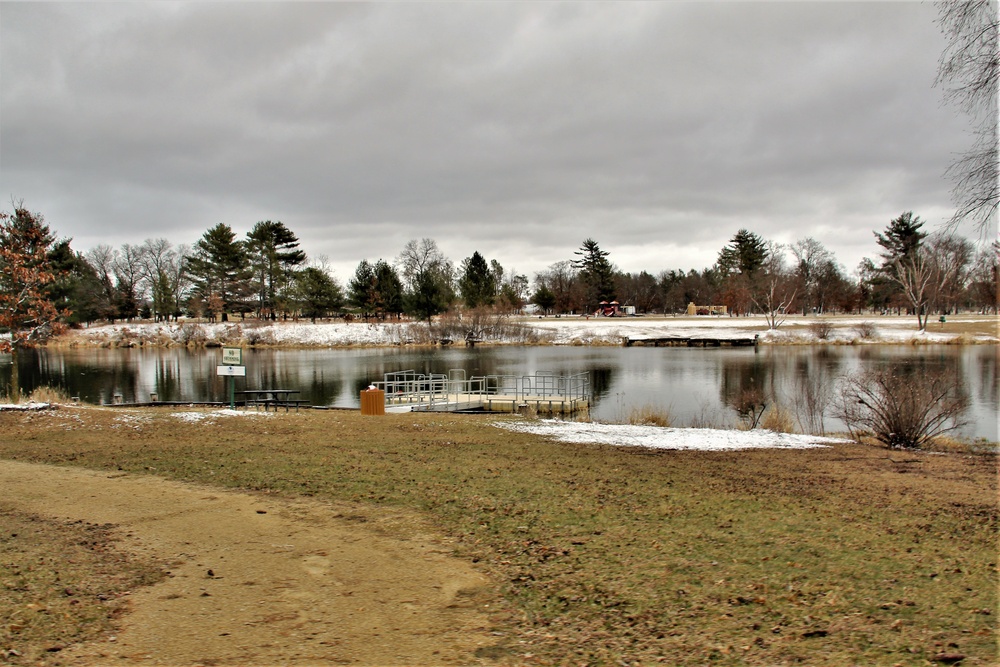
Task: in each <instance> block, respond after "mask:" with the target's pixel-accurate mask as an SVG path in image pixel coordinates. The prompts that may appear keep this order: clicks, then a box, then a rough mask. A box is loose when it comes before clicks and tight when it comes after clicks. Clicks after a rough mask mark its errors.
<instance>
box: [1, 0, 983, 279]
mask: <svg viewBox="0 0 1000 667" xmlns="http://www.w3.org/2000/svg"><path fill="white" fill-rule="evenodd" d="M935 16H936V14H935V10H934V8H933V6H930V5H925V4H917V3H846V2H831V3H763V2H750V3H747V2H737V3H475V4H472V3H469V4H454V3H441V4H438V3H427V4H424V3H390V4H366V3H362V4H345V3H301V4H299V3H279V4H270V3H241V4H235V3H205V4H200V3H191V4H174V3H149V4H146V3H140V4H136V3H109V4H82V3H71V4H49V3H39V4H33V3H26V4H20V3H4V4H3V6H2V22H0V38H2V39H0V56H2V60H0V111H2V114H0V181H2V183H3V189H4V190H9V192H10V194H11V195H13V196H15V197H18V198H23V199H24V200H25V203H26V204H28V205H29V207H31V208H32V209H34V210H39V211H41V212H42V213H44V214H45V215H46V217H47V219H48V221H49V222H50V224H51V225H52V226H53V227H54V228H55V229H57V230H58V231H59V232H60V233H62V234H64V235H67V236H72V237H74V239H75V240H74V246H75V247H78V248H80V249H83V248H86V247H89V246H92V245H95V244H97V243H102V242H103V243H111V244H118V243H121V242H139V241H141V240H143V239H145V238H148V237H166V238H168V239H170V240H171V241H172V242H174V243H193V242H194V241H195V240H197V238H198V237H199V236H200V235H201V234H202V233H203V232H204V230H205V229H207V228H208V227H210V226H211V225H214V224H216V223H218V222H225V223H227V224H230V225H232V226H233V227H234V229H236V230H237V231H240V232H244V231H246V230H248V229H249V228H250V227H251V226H252V225H253V223H254V222H256V221H258V220H263V219H276V220H282V221H284V222H285V223H286V224H287V225H288V226H289V227H290V228H291V229H292V230H293V231H295V232H296V233H297V234H298V235H299V237H300V239H301V240H302V242H303V246H304V247H305V248H306V250H307V252H309V253H310V254H311V255H319V254H325V255H328V256H329V257H330V259H331V262H332V263H333V265H334V266H335V267H336V268H337V272H338V276H339V277H340V278H341V279H344V278H346V277H348V276H349V275H350V273H351V272H353V268H354V266H355V265H356V264H357V262H358V261H359V260H361V259H364V258H368V259H376V258H379V257H384V258H391V257H393V256H394V255H396V254H397V253H398V252H399V250H400V249H401V248H402V246H403V244H404V243H405V242H406V241H407V240H409V239H411V238H418V237H424V236H429V237H433V238H435V239H436V240H437V241H438V243H439V245H440V246H441V248H442V249H443V250H444V251H445V252H446V253H447V254H449V256H450V257H451V258H452V259H453V260H454V261H456V262H458V261H460V260H461V259H462V258H463V257H466V256H468V255H471V254H472V252H473V251H474V250H480V251H481V252H483V253H484V254H485V255H486V256H487V257H490V258H497V259H499V260H500V261H501V262H502V263H503V264H504V265H505V266H508V267H515V268H517V269H519V270H520V271H523V272H527V273H533V272H534V271H537V270H540V269H542V268H544V267H546V266H547V265H549V264H551V263H552V262H555V261H558V260H560V259H569V258H572V257H573V251H574V250H575V249H577V248H578V247H579V245H580V242H581V241H582V240H583V239H584V238H586V237H593V238H595V239H597V240H598V241H599V242H600V243H601V246H602V247H603V248H604V249H606V250H609V251H610V252H611V253H612V256H611V259H613V260H614V261H615V262H616V263H617V264H618V265H619V266H620V267H621V268H623V269H625V270H631V271H638V270H642V269H646V270H650V271H653V272H656V271H659V270H661V269H667V268H685V269H687V268H702V267H704V266H707V265H709V264H711V263H712V261H714V258H715V254H716V253H717V252H718V250H719V248H720V247H721V246H722V245H723V244H725V243H726V241H727V240H728V238H729V237H731V236H732V234H733V233H734V232H735V231H736V230H737V229H738V228H740V227H748V228H750V229H752V230H754V231H756V232H757V233H759V234H761V235H763V236H765V237H768V238H773V239H775V240H778V241H783V242H791V241H794V240H795V239H798V238H803V237H805V236H814V237H816V238H818V239H820V240H821V241H823V242H824V243H826V244H827V245H828V247H830V248H831V249H832V250H834V251H835V252H836V253H837V255H838V258H839V259H840V261H841V262H842V263H844V264H845V265H846V266H847V268H848V269H851V268H853V267H854V266H855V265H856V264H857V261H858V260H859V259H860V258H861V257H862V256H864V255H874V254H875V250H876V247H875V245H874V240H873V237H872V230H873V229H882V228H884V227H885V225H886V224H887V223H888V221H889V220H890V219H891V218H892V217H895V216H896V215H898V213H900V212H901V211H904V210H911V209H912V210H914V211H915V212H917V214H919V215H921V216H922V217H924V218H925V219H927V220H928V221H929V222H931V223H932V224H936V223H938V222H940V221H941V220H943V219H944V218H945V217H947V216H948V215H949V214H950V212H951V210H952V207H951V204H950V199H949V195H948V191H949V183H948V182H947V181H945V180H944V178H943V172H944V170H945V168H946V167H947V165H948V164H949V162H950V161H951V159H952V158H953V156H954V154H956V153H959V152H961V151H962V150H964V148H965V147H966V146H967V144H968V137H967V136H966V134H965V131H964V130H965V124H964V119H963V118H962V117H961V116H959V115H958V114H957V113H955V112H954V111H953V110H951V109H949V108H947V107H944V106H943V105H942V104H941V103H940V100H941V93H940V91H938V90H936V89H934V88H932V82H933V80H934V75H935V72H936V66H937V58H938V55H939V54H940V52H941V48H942V46H943V42H942V38H941V36H940V35H939V33H938V30H937V27H936V25H935V24H934V18H935Z"/></svg>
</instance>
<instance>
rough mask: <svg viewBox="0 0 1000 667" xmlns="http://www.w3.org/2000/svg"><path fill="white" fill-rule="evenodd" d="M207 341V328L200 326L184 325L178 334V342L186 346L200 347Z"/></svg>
mask: <svg viewBox="0 0 1000 667" xmlns="http://www.w3.org/2000/svg"><path fill="white" fill-rule="evenodd" d="M207 339H208V336H207V335H206V334H205V328H204V327H202V326H201V325H200V324H184V325H182V326H181V328H180V330H179V331H178V332H177V340H178V341H180V342H181V343H183V344H185V345H198V344H201V343H204V342H205V341H206V340H207Z"/></svg>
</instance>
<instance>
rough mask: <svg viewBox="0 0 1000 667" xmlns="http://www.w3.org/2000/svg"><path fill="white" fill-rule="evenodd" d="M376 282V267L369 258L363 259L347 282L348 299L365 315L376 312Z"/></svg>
mask: <svg viewBox="0 0 1000 667" xmlns="http://www.w3.org/2000/svg"><path fill="white" fill-rule="evenodd" d="M375 283H376V278H375V267H373V266H372V265H371V264H370V263H369V262H368V260H367V259H363V260H361V262H359V263H358V268H356V269H355V270H354V277H353V278H351V280H350V281H348V283H347V300H348V302H349V303H350V304H351V305H352V306H354V307H355V308H357V309H358V310H360V311H361V314H362V315H363V316H365V317H367V316H368V315H369V314H372V313H374V312H375V289H376V285H375Z"/></svg>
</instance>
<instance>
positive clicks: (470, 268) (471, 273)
mask: <svg viewBox="0 0 1000 667" xmlns="http://www.w3.org/2000/svg"><path fill="white" fill-rule="evenodd" d="M458 290H459V292H460V293H461V295H462V300H463V301H465V305H466V307H467V308H478V307H479V306H492V305H493V304H494V303H495V302H496V294H497V284H496V276H495V273H494V272H493V271H491V270H490V267H489V265H488V264H487V263H486V258H484V257H483V256H482V255H480V254H479V252H478V251H476V252H474V253H472V257H468V258H466V259H465V261H463V262H462V276H461V278H459V280H458Z"/></svg>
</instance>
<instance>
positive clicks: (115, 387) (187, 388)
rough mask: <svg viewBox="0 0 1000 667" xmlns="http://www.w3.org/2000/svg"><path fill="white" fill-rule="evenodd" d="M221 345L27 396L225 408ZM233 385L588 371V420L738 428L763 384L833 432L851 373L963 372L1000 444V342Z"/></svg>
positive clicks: (75, 377) (266, 357) (124, 364)
mask: <svg viewBox="0 0 1000 667" xmlns="http://www.w3.org/2000/svg"><path fill="white" fill-rule="evenodd" d="M221 357H222V353H221V351H220V350H219V349H217V348H214V349H212V348H210V349H199V350H187V349H181V348H137V349H92V348H77V349H66V350H62V349H51V350H49V349H42V350H33V351H28V352H26V353H25V354H23V358H22V360H21V366H20V369H19V370H20V375H21V385H22V388H23V389H24V390H26V391H31V390H33V389H34V388H35V387H38V386H45V385H50V386H54V387H60V388H62V389H63V390H64V391H65V392H66V393H67V394H69V395H70V396H75V397H79V398H80V400H82V401H84V402H87V403H111V402H112V400H113V396H114V395H115V394H121V395H122V397H123V400H124V401H125V402H145V401H148V400H150V394H152V393H156V394H157V395H158V397H159V400H161V401H192V402H201V401H226V400H228V390H227V385H226V380H225V379H224V378H220V377H218V376H217V375H216V366H217V365H218V364H220V363H221ZM244 363H245V364H246V366H247V376H246V378H245V379H243V378H237V380H236V388H237V390H240V389H260V388H275V387H279V388H287V389H298V390H299V391H300V392H301V393H300V394H299V397H300V398H302V399H305V400H308V401H310V403H311V404H313V405H320V406H333V407H355V408H356V407H358V405H359V392H360V391H361V390H362V389H364V388H365V387H367V386H368V384H369V383H371V382H373V381H376V380H381V379H382V376H383V375H384V374H385V373H388V372H393V371H402V370H411V369H412V370H415V371H417V372H422V373H443V374H447V373H449V371H452V370H455V369H461V370H463V371H464V372H465V374H466V376H467V377H473V376H478V375H532V374H534V373H536V372H546V371H547V372H552V373H555V374H559V375H569V374H576V373H583V372H587V373H589V374H590V378H591V386H592V389H593V393H594V397H593V404H592V409H591V413H590V417H591V418H593V419H594V420H597V421H612V422H614V421H626V420H627V419H628V417H629V414H630V413H631V412H632V411H633V410H635V409H641V408H647V407H648V408H650V409H652V410H654V411H657V412H666V413H668V414H669V415H670V416H671V420H672V423H673V424H674V425H675V426H688V425H699V426H708V425H714V426H721V427H725V426H732V425H735V424H736V423H738V421H739V418H738V414H737V412H736V410H735V409H734V407H733V406H734V405H735V402H736V401H737V400H738V396H739V395H740V394H741V392H744V391H745V390H747V389H748V388H754V387H756V388H761V389H762V390H763V391H764V394H765V395H767V396H773V397H776V403H777V404H779V405H781V406H782V407H783V408H784V409H785V410H786V411H788V412H790V413H791V414H792V415H794V418H795V422H796V424H795V425H796V428H797V429H798V430H800V431H803V432H815V433H820V432H824V431H825V432H836V431H841V430H843V424H841V423H840V422H838V421H837V420H836V419H834V418H832V417H831V415H830V412H831V411H830V409H829V408H830V407H832V402H833V400H834V399H835V396H836V389H837V384H838V382H839V380H840V379H841V378H843V377H844V376H845V375H846V374H849V373H852V372H855V371H857V370H859V369H861V368H867V367H871V366H877V365H885V364H901V363H908V364H919V365H922V366H927V367H934V368H941V369H945V370H948V371H949V372H954V373H955V374H957V376H958V377H960V378H961V380H962V384H963V386H964V387H965V390H966V392H967V396H968V399H969V409H968V412H967V414H966V415H965V419H966V420H967V421H968V422H969V423H968V425H967V426H965V427H963V429H962V430H961V431H960V433H961V434H962V435H963V436H965V437H969V438H987V439H989V440H991V441H996V440H997V418H998V408H997V405H998V402H1000V401H998V391H1000V390H998V372H997V371H998V368H997V366H998V355H997V346H995V345H973V346H955V345H951V346H948V345H940V346H933V345H927V346H902V345H900V346H894V345H874V346H858V347H852V346H761V347H759V348H736V349H726V348H720V349H705V348H641V347H637V348H618V347H556V346H551V347H477V348H471V349H470V348H465V347H461V348H352V349H327V350H315V349H309V350H284V349H279V350H275V349H267V350H253V349H248V350H246V351H245V353H244ZM9 382H10V357H9V356H6V357H3V356H0V386H7V385H8V384H9Z"/></svg>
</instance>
